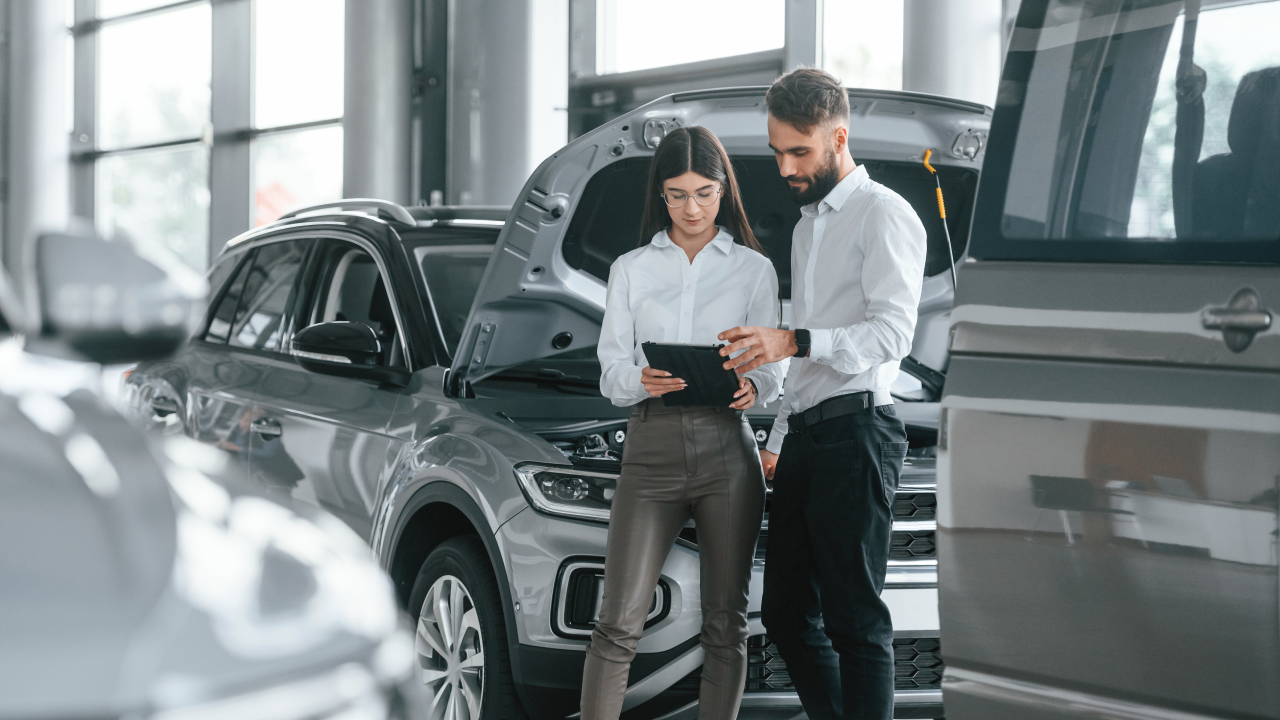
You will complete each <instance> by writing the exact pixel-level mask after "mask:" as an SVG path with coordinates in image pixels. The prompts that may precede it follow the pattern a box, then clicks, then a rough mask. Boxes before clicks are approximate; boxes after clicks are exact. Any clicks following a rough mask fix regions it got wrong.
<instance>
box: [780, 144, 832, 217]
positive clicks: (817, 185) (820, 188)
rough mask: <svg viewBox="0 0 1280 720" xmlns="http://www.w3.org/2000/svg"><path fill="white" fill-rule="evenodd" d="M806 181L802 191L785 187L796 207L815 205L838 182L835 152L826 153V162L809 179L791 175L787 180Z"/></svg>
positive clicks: (790, 186) (792, 186)
mask: <svg viewBox="0 0 1280 720" xmlns="http://www.w3.org/2000/svg"><path fill="white" fill-rule="evenodd" d="M805 179H807V180H808V184H807V185H806V186H805V188H804V189H803V190H801V189H800V188H797V187H795V186H794V185H791V184H788V185H787V192H788V193H789V194H790V195H791V200H792V201H793V202H795V204H797V205H809V204H812V203H816V202H818V201H819V200H821V199H822V198H824V197H826V196H827V193H829V192H831V190H832V188H834V187H835V186H836V185H837V184H838V183H839V182H840V161H839V159H838V158H837V156H836V151H835V150H834V149H833V150H828V151H827V161H826V162H825V163H823V165H822V167H820V168H818V171H817V172H815V173H814V174H813V177H811V178H804V177H802V176H798V175H792V176H791V177H789V178H787V180H805Z"/></svg>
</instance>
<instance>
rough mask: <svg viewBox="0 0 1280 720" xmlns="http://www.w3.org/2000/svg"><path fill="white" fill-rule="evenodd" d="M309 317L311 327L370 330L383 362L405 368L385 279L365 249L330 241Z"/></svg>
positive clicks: (320, 265)
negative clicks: (335, 325) (344, 326)
mask: <svg viewBox="0 0 1280 720" xmlns="http://www.w3.org/2000/svg"><path fill="white" fill-rule="evenodd" d="M319 270H320V272H319V276H318V277H319V282H318V283H317V285H316V292H315V297H314V298H313V301H312V304H311V309H310V313H309V317H310V322H311V324H316V323H324V322H358V323H363V324H364V325H367V326H369V327H370V328H371V329H372V330H373V332H374V333H375V334H376V335H377V336H378V341H379V343H381V345H382V348H383V353H384V355H383V362H384V363H385V364H386V365H388V366H395V367H404V366H405V358H404V353H403V352H402V349H401V344H400V338H399V334H400V332H399V328H398V327H397V325H396V318H395V312H394V311H393V310H392V308H391V296H390V294H389V293H388V292H387V282H386V278H385V277H383V275H382V272H381V271H380V270H379V269H378V264H377V262H375V261H374V259H373V256H371V255H370V254H369V253H368V252H366V251H365V250H364V249H362V248H360V247H358V246H356V245H354V244H352V243H347V242H342V241H333V242H331V243H330V244H329V246H328V247H327V248H326V251H325V253H324V256H323V260H322V262H321V263H320V264H319Z"/></svg>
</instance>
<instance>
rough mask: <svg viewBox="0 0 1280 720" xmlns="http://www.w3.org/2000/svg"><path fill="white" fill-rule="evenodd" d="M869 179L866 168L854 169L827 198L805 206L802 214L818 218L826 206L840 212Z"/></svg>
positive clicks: (858, 167) (801, 209)
mask: <svg viewBox="0 0 1280 720" xmlns="http://www.w3.org/2000/svg"><path fill="white" fill-rule="evenodd" d="M868 179H869V178H868V177H867V168H866V166H864V165H859V166H857V167H856V168H854V169H853V172H851V173H849V174H848V175H845V176H844V179H843V180H841V181H840V182H838V183H836V186H835V187H833V188H831V192H829V193H827V196H826V197H824V198H822V199H821V200H819V201H818V202H815V203H810V204H808V205H805V206H804V207H802V208H800V212H802V213H804V214H805V215H807V216H809V217H817V215H818V214H819V213H821V212H822V206H824V205H825V206H826V207H827V210H830V211H834V212H840V208H842V207H844V204H845V202H846V201H847V200H848V199H849V196H850V195H852V194H853V191H854V190H857V189H858V188H859V187H861V186H862V183H863V182H864V181H866V180H868Z"/></svg>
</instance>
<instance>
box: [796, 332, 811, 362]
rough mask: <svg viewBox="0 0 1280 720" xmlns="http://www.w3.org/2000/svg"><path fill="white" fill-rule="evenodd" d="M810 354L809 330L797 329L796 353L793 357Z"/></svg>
mask: <svg viewBox="0 0 1280 720" xmlns="http://www.w3.org/2000/svg"><path fill="white" fill-rule="evenodd" d="M808 354H809V331H808V330H796V354H795V355H794V356H793V357H804V356H806V355H808Z"/></svg>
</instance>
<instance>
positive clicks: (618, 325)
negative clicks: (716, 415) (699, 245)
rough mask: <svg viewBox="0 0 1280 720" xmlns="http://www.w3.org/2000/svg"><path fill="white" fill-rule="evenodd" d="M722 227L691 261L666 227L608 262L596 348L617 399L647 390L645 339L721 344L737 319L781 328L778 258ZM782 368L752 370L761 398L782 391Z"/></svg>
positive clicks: (606, 387)
mask: <svg viewBox="0 0 1280 720" xmlns="http://www.w3.org/2000/svg"><path fill="white" fill-rule="evenodd" d="M719 230H720V232H719V233H717V234H716V236H715V238H714V239H712V241H711V242H710V243H708V244H707V246H706V247H704V248H703V249H702V250H701V251H700V252H699V253H698V254H697V255H695V256H694V258H693V262H690V261H689V256H688V255H687V254H685V251H684V250H683V249H681V248H680V246H679V245H676V244H675V243H673V242H671V238H669V237H667V233H666V232H665V231H663V232H659V233H658V234H657V235H654V236H653V240H652V242H650V243H649V244H648V245H645V246H643V247H639V248H636V249H635V250H632V251H631V252H629V253H627V254H626V255H623V256H622V257H619V258H618V259H617V260H615V261H614V263H613V266H612V267H611V268H609V291H608V295H607V299H606V300H605V310H604V323H603V325H602V326H601V328H600V344H599V346H598V347H597V348H596V353H597V354H598V355H599V357H600V370H601V373H600V392H601V393H603V394H604V396H605V397H607V398H609V399H610V400H612V401H613V404H614V405H618V406H623V407H625V406H627V405H635V404H636V403H638V402H640V401H641V400H644V399H646V398H648V397H649V393H648V392H646V391H645V389H644V386H643V385H642V384H640V370H641V368H643V367H645V366H646V365H648V364H649V362H648V361H647V360H646V359H645V357H644V351H643V350H642V349H641V347H640V344H641V343H644V342H664V343H691V344H697V345H714V344H720V342H719V341H718V340H717V339H716V336H717V335H719V334H720V333H722V332H724V331H725V330H728V329H729V328H732V327H736V326H738V325H763V326H767V327H778V322H779V314H780V312H781V308H780V307H779V304H778V274H777V272H776V271H774V269H773V263H771V262H769V259H768V258H766V257H765V256H764V255H761V254H760V253H758V252H756V251H755V250H752V249H750V248H747V247H744V246H742V245H739V244H737V243H735V242H734V241H733V236H731V235H730V234H729V233H728V232H727V231H726V230H725V229H724V228H719ZM657 369H659V370H661V369H662V368H657ZM783 372H784V370H783V369H782V368H781V367H779V366H778V364H771V365H764V366H761V367H759V368H756V369H755V370H752V371H751V372H749V373H747V377H749V378H751V380H753V381H754V382H755V385H756V390H757V392H758V393H759V397H758V398H757V399H756V402H757V403H766V402H770V401H772V400H773V399H774V398H776V397H777V396H778V392H779V391H780V390H781V389H782V375H783Z"/></svg>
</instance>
